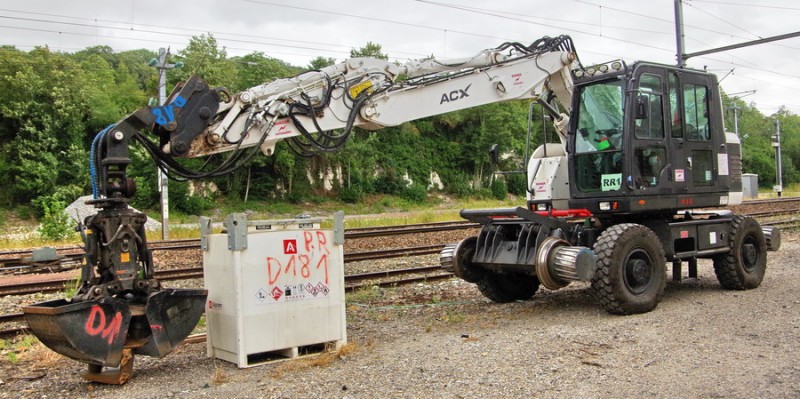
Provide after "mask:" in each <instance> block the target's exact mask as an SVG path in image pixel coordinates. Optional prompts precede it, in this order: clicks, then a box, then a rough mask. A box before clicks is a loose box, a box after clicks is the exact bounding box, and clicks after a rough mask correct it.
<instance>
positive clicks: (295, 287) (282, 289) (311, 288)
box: [256, 281, 331, 304]
mask: <svg viewBox="0 0 800 399" xmlns="http://www.w3.org/2000/svg"><path fill="white" fill-rule="evenodd" d="M267 291H268V292H269V294H266V292H267ZM330 292H331V289H330V287H328V285H326V284H323V283H322V282H321V281H319V282H317V283H316V284H312V283H305V284H289V285H275V286H272V287H270V289H269V290H265V289H264V288H262V289H260V290H258V292H257V293H256V300H257V301H258V303H259V304H262V303H263V304H267V303H282V302H293V301H302V300H307V299H315V298H325V297H327V296H328V294H330Z"/></svg>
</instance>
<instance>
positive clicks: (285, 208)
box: [0, 187, 800, 249]
mask: <svg viewBox="0 0 800 399" xmlns="http://www.w3.org/2000/svg"><path fill="white" fill-rule="evenodd" d="M798 188H800V187H798ZM798 191H800V190H798ZM440 197H442V196H439V195H429V197H428V200H426V201H420V202H414V201H409V200H406V199H404V198H401V197H397V196H391V195H370V196H366V197H365V198H364V199H363V200H362V201H360V202H359V203H357V204H349V203H344V202H341V201H337V200H333V199H323V198H321V197H319V198H315V199H314V200H308V201H304V202H300V203H290V202H286V201H275V200H271V201H249V202H247V203H243V202H241V201H218V203H219V208H217V209H213V210H209V211H207V212H204V213H203V214H202V215H186V214H181V213H178V212H172V213H170V224H172V225H175V224H186V225H189V226H190V227H186V226H180V227H178V226H175V227H171V228H170V231H169V236H170V238H171V239H191V238H198V237H200V228H199V224H198V218H199V216H207V217H212V218H213V219H214V222H221V221H223V220H224V219H225V217H226V216H227V215H229V214H231V213H237V212H238V213H242V212H247V213H248V219H249V220H269V219H285V218H293V217H295V216H296V215H299V214H310V215H311V216H324V217H327V216H329V215H332V214H333V213H334V212H337V211H340V210H341V211H344V213H345V216H347V219H346V220H345V227H346V228H351V229H352V228H359V227H380V226H398V225H406V224H418V223H435V222H445V221H455V220H462V219H461V217H460V216H459V215H458V212H459V211H460V210H461V209H480V208H507V207H513V206H519V205H523V206H524V199H517V200H512V199H507V200H503V201H498V200H493V199H451V198H446V199H445V200H443V199H441V198H440ZM20 209H23V210H24V208H20ZM144 212H145V213H147V214H148V215H150V216H151V217H153V218H154V219H156V220H160V213H159V212H158V211H157V210H144ZM400 212H408V213H404V214H401V215H397V214H396V213H400ZM18 213H20V211H19V209H17V210H14V211H11V210H5V211H0V226H2V222H3V221H4V222H5V227H6V228H5V229H4V231H5V232H6V234H9V233H19V234H15V235H11V236H4V237H0V249H19V248H39V247H43V246H51V247H62V246H75V245H78V246H80V245H82V243H81V238H80V235H79V234H78V233H74V234H72V235H70V236H69V237H67V238H65V239H63V240H58V241H48V240H44V239H42V238H41V237H40V236H39V235H37V234H36V233H35V229H36V226H37V225H38V222H37V221H36V220H35V219H33V218H32V217H31V216H30V215H29V214H27V213H25V212H21V213H25V214H24V215H22V216H25V217H28V219H24V218H22V217H21V216H20V215H18ZM387 213H391V214H390V215H386V214H387ZM355 215H357V216H355ZM12 226H13V227H15V228H17V229H16V230H19V231H16V230H15V231H10V230H13V229H11V227H12ZM323 227H325V228H328V227H330V222H325V223H323ZM147 239H148V240H151V241H154V240H160V239H161V231H160V230H158V231H148V232H147Z"/></svg>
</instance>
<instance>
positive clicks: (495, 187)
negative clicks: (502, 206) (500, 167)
mask: <svg viewBox="0 0 800 399" xmlns="http://www.w3.org/2000/svg"><path fill="white" fill-rule="evenodd" d="M507 196H508V187H507V186H506V181H505V180H503V179H494V181H493V182H492V197H494V198H495V199H497V200H501V201H502V200H504V199H506V197H507Z"/></svg>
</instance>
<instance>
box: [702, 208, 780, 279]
mask: <svg viewBox="0 0 800 399" xmlns="http://www.w3.org/2000/svg"><path fill="white" fill-rule="evenodd" d="M731 224H732V226H731V235H730V240H729V241H728V243H729V245H730V247H731V250H730V251H728V252H727V253H724V254H721V255H718V256H716V257H714V273H716V275H717V280H719V284H720V285H721V286H722V288H725V289H727V290H748V289H752V288H756V287H758V286H759V285H761V280H763V279H764V273H765V272H766V270H767V242H766V239H765V238H764V232H763V231H762V230H761V226H759V224H758V222H757V221H755V219H753V218H750V217H744V216H736V217H735V218H734V219H733V222H731Z"/></svg>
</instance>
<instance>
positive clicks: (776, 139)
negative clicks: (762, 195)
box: [772, 118, 783, 198]
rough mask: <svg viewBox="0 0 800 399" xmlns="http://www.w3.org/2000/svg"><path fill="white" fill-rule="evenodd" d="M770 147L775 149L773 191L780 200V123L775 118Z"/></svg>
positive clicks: (781, 190) (781, 185)
mask: <svg viewBox="0 0 800 399" xmlns="http://www.w3.org/2000/svg"><path fill="white" fill-rule="evenodd" d="M772 146H773V147H774V148H775V187H773V190H775V191H776V192H777V193H778V197H779V198H780V196H781V193H782V192H783V176H782V175H783V168H782V165H781V121H780V119H778V118H775V134H774V135H773V136H772Z"/></svg>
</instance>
